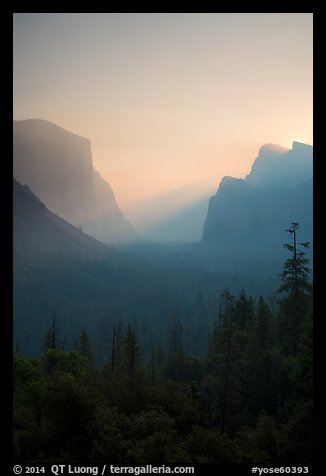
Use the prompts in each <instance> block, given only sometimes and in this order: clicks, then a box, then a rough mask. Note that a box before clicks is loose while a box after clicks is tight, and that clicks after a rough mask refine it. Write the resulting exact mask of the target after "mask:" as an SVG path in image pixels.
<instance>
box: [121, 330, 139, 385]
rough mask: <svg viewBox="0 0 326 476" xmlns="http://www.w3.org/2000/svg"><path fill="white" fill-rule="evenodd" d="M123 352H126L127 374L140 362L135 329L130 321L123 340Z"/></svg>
mask: <svg viewBox="0 0 326 476" xmlns="http://www.w3.org/2000/svg"><path fill="white" fill-rule="evenodd" d="M125 352H126V364H127V370H128V373H129V375H131V374H132V372H133V370H134V369H135V368H136V367H137V366H138V365H139V362H140V356H141V351H140V346H139V344H138V341H137V338H136V334H135V330H134V328H133V327H132V325H131V324H130V323H128V329H127V335H126V341H125Z"/></svg>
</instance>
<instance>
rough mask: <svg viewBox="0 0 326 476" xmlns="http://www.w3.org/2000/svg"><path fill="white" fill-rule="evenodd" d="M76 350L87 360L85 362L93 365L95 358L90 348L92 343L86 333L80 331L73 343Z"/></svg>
mask: <svg viewBox="0 0 326 476" xmlns="http://www.w3.org/2000/svg"><path fill="white" fill-rule="evenodd" d="M75 348H76V350H77V351H78V352H79V353H80V354H81V355H82V356H83V357H85V358H86V359H87V361H88V362H89V363H90V364H91V365H94V363H95V357H94V352H93V348H92V342H91V339H90V337H89V335H88V334H87V332H86V331H82V332H81V334H80V336H79V338H78V340H77V342H76V343H75Z"/></svg>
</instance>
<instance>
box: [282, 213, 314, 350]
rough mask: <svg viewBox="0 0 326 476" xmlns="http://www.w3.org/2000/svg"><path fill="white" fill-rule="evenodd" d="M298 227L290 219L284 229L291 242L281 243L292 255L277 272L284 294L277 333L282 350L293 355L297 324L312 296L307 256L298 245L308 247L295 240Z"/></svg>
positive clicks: (295, 348) (303, 316)
mask: <svg viewBox="0 0 326 476" xmlns="http://www.w3.org/2000/svg"><path fill="white" fill-rule="evenodd" d="M298 227H299V225H298V223H295V222H293V223H291V227H290V228H289V229H288V230H286V231H287V232H289V233H290V234H291V236H292V238H293V240H292V242H291V243H287V244H285V245H284V247H285V248H286V249H287V250H288V251H290V252H291V257H290V258H288V259H287V260H286V261H285V263H284V265H283V272H282V273H281V274H280V277H281V280H282V284H281V286H280V287H279V288H278V290H277V291H278V292H279V293H283V292H285V293H286V294H287V296H286V297H284V298H282V299H280V300H279V303H278V304H279V312H278V337H279V341H280V345H281V348H282V351H283V352H284V353H285V354H286V355H294V354H295V353H296V352H297V345H298V336H299V331H300V326H301V323H302V321H303V319H304V318H305V316H306V314H307V311H308V307H309V302H310V297H311V285H310V284H309V282H308V277H309V268H308V266H307V265H308V263H309V260H308V259H307V258H306V254H305V252H304V251H302V250H300V249H299V246H302V247H303V248H308V247H309V243H308V242H304V243H298V242H297V230H298Z"/></svg>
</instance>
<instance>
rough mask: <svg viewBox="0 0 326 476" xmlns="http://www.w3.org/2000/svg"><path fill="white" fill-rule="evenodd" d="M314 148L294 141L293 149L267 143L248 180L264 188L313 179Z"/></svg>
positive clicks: (292, 184)
mask: <svg viewBox="0 0 326 476" xmlns="http://www.w3.org/2000/svg"><path fill="white" fill-rule="evenodd" d="M312 160H313V148H312V147H311V146H309V145H306V144H301V143H299V142H293V145H292V149H286V148H284V147H281V146H279V145H274V144H266V145H264V146H262V147H261V148H260V150H259V154H258V157H257V158H256V160H255V161H254V163H253V165H252V168H251V171H250V174H249V175H247V177H246V181H247V182H248V183H249V184H251V185H255V186H257V187H259V188H263V189H271V188H286V189H289V188H291V187H295V186H296V185H298V184H299V183H301V182H303V181H305V180H308V179H312V171H313V168H312Z"/></svg>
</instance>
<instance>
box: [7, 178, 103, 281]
mask: <svg viewBox="0 0 326 476" xmlns="http://www.w3.org/2000/svg"><path fill="white" fill-rule="evenodd" d="M110 253H112V251H110V249H109V248H108V247H107V246H106V245H104V244H103V243H100V242H99V241H97V240H96V239H95V238H92V237H91V236H88V235H86V234H85V233H84V232H82V231H81V230H79V229H78V228H76V227H74V226H73V225H71V224H70V223H68V222H66V221H65V220H63V219H62V218H60V217H58V216H57V215H55V214H54V213H52V212H50V211H49V210H48V209H47V208H46V206H45V205H44V204H43V203H42V202H41V201H40V199H39V198H38V197H37V196H36V195H35V194H34V193H33V192H32V191H31V190H30V188H29V187H28V186H27V185H21V184H20V183H19V182H17V181H16V180H15V179H13V260H14V263H13V264H14V271H15V272H16V271H17V272H20V271H21V270H22V269H23V268H24V267H26V266H32V267H35V266H36V267H37V266H41V265H44V264H51V262H52V263H53V262H54V261H57V260H58V259H59V260H60V259H61V260H65V259H67V258H68V259H70V260H76V259H77V260H78V261H82V262H84V261H94V260H96V261H98V260H101V259H104V258H107V257H108V256H109V254H110Z"/></svg>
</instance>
